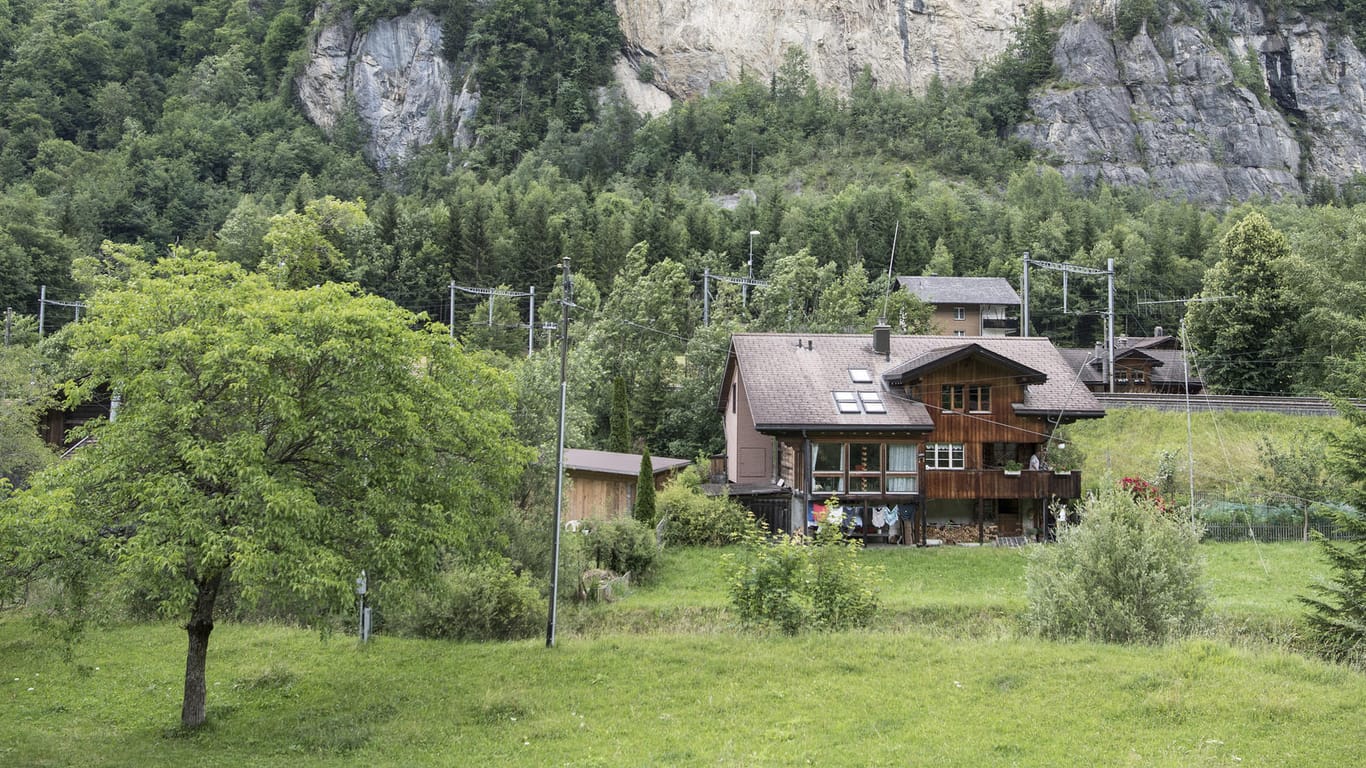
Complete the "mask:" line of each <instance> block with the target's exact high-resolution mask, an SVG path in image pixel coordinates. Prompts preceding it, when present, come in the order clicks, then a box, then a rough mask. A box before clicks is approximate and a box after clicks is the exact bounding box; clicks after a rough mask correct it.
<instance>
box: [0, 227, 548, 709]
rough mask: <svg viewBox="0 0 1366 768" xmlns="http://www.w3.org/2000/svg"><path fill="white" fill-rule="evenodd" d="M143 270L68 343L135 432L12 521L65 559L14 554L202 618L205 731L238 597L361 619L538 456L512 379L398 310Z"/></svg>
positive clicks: (84, 388) (0, 519)
mask: <svg viewBox="0 0 1366 768" xmlns="http://www.w3.org/2000/svg"><path fill="white" fill-rule="evenodd" d="M127 269H128V270H129V272H128V278H127V279H126V281H124V282H123V283H122V284H121V285H117V286H115V287H112V288H107V289H105V290H103V291H101V292H99V293H97V294H96V295H95V296H94V297H93V298H92V300H91V302H90V313H89V316H88V319H87V320H85V321H84V322H82V323H81V324H80V325H78V326H75V327H73V328H72V329H71V331H70V337H71V345H72V348H73V350H74V353H73V363H74V365H75V366H76V367H77V368H78V369H79V370H81V371H83V372H84V373H86V374H87V375H86V376H84V377H83V378H82V379H81V380H80V381H79V382H78V383H76V384H73V385H72V387H73V388H74V389H75V390H76V391H77V392H78V393H81V394H87V395H88V394H89V393H90V392H92V391H93V390H94V389H95V388H97V387H109V388H110V389H112V390H113V391H115V392H117V393H119V394H120V395H121V398H122V407H121V408H120V410H119V412H118V417H117V419H116V420H115V421H113V422H108V423H101V424H99V425H97V426H95V427H94V428H93V435H94V436H95V438H96V442H95V443H94V444H93V445H91V446H89V447H86V448H83V449H81V450H80V451H78V452H77V453H76V454H75V455H74V457H73V458H72V459H71V460H70V461H69V462H66V463H64V464H62V465H60V466H58V467H56V468H54V469H51V470H49V471H47V472H45V473H43V474H42V475H39V476H38V478H36V479H35V481H34V485H33V487H32V488H31V489H30V490H28V491H25V492H23V493H20V494H18V495H17V496H16V498H15V499H13V500H12V501H11V502H9V504H10V507H9V508H8V509H7V510H6V513H5V514H4V515H3V516H0V543H3V542H6V541H9V542H15V541H18V540H23V539H27V540H30V541H32V540H35V538H36V539H41V540H42V541H44V542H46V543H45V544H44V546H43V547H41V548H36V547H35V548H33V551H32V552H30V551H29V550H26V549H20V548H17V547H16V548H15V551H11V552H0V556H3V557H4V558H10V557H13V558H19V559H23V558H29V559H33V558H46V559H47V560H48V561H49V562H52V563H53V564H54V565H60V563H58V562H55V561H61V562H64V563H68V564H69V563H71V562H73V561H80V562H85V563H90V564H92V565H97V566H99V567H100V568H101V569H103V570H102V571H101V572H102V573H105V574H106V577H107V578H112V579H114V580H115V581H116V582H117V583H121V584H123V585H124V586H126V587H128V588H130V589H132V590H136V592H137V593H139V594H142V595H146V596H147V597H149V598H151V599H152V600H153V601H154V602H155V604H156V605H157V606H158V608H159V609H160V610H161V612H162V613H163V614H164V615H166V616H168V617H178V618H182V619H184V620H185V621H186V624H185V627H186V630H187V633H188V636H189V649H188V653H187V657H186V668H185V693H184V703H183V707H182V711H181V722H182V724H183V725H184V726H187V727H193V726H197V725H199V724H200V723H202V722H203V721H204V719H205V682H204V680H205V678H204V675H205V665H206V658H207V650H208V640H209V634H210V632H211V631H212V630H213V626H214V618H215V614H216V608H217V606H218V598H219V597H220V595H222V594H223V593H224V592H225V591H227V590H228V589H229V588H231V589H232V590H233V592H234V593H235V594H236V595H237V596H238V597H239V598H240V599H242V600H245V601H247V603H248V604H251V603H252V602H255V601H262V600H269V601H270V602H271V603H272V604H275V605H280V604H285V605H289V606H291V608H292V610H293V611H295V612H296V613H297V614H299V615H300V617H301V618H314V617H319V616H321V615H324V614H327V613H329V612H335V611H337V610H340V609H342V608H344V607H346V606H347V605H349V604H350V603H351V600H352V595H351V588H352V584H353V580H354V579H355V577H356V576H357V575H358V574H359V573H360V571H361V569H366V570H367V571H368V572H369V574H370V577H371V582H372V583H373V582H375V581H376V580H377V579H378V580H385V579H395V578H400V577H402V578H412V579H417V580H421V579H423V578H425V577H430V576H433V575H435V574H436V572H437V567H438V562H439V560H440V558H441V557H442V555H443V554H445V553H447V552H449V551H451V550H452V549H453V548H458V547H460V546H461V544H462V542H463V541H465V540H466V539H467V537H468V536H469V535H470V532H471V526H472V523H473V522H474V521H476V520H478V519H482V518H487V517H489V516H491V513H492V512H493V511H494V510H495V509H497V508H499V507H500V506H502V505H503V504H505V503H506V499H507V497H508V494H509V492H510V490H511V488H512V487H513V484H514V482H515V481H516V478H517V476H518V474H519V472H520V470H521V467H522V466H523V464H524V462H525V459H526V451H525V449H524V448H522V447H521V446H520V445H519V444H518V443H516V442H515V440H513V438H512V437H511V432H512V421H511V417H510V414H509V408H510V387H509V386H508V382H507V381H506V380H505V377H503V376H502V375H501V374H499V373H497V372H496V371H494V370H492V369H490V368H488V367H486V366H484V365H482V364H479V363H477V362H475V361H474V360H473V359H472V358H471V357H468V356H466V355H465V354H464V353H463V352H462V351H461V349H460V348H459V347H458V346H457V345H455V344H453V343H452V342H451V341H450V339H448V338H447V337H446V336H445V334H444V333H442V332H441V331H439V330H433V329H430V328H427V327H423V326H422V324H421V323H420V321H419V320H418V319H417V318H415V317H414V316H413V315H411V314H409V313H408V312H406V311H404V310H402V309H399V308H398V307H396V306H394V305H393V304H392V303H390V302H388V301H386V300H383V299H380V298H376V297H372V296H364V295H357V294H356V293H355V291H354V290H353V289H352V288H349V287H347V286H343V285H336V284H324V285H321V286H318V287H314V288H310V289H306V290H288V289H283V288H278V287H275V286H274V285H272V284H271V282H270V281H269V280H268V279H267V278H265V277H264V276H261V275H256V274H248V273H245V272H244V271H243V270H242V269H241V268H240V267H239V266H238V265H236V264H233V263H227V262H220V261H217V260H215V259H213V258H212V255H211V254H198V255H195V256H191V257H184V256H181V257H175V258H168V259H166V260H163V261H161V262H160V263H159V264H157V265H156V266H147V265H145V264H138V263H130V264H128V265H127ZM38 509H41V510H42V513H41V515H38V516H35V515H34V514H33V513H34V510H38ZM15 527H23V528H24V530H25V531H26V532H27V535H25V536H23V537H18V536H12V535H6V533H7V532H6V528H9V529H10V531H9V532H11V533H12V532H13V530H14V528H15ZM35 565H41V563H35ZM79 571H80V569H77V568H70V567H66V569H65V572H66V573H68V574H70V573H73V572H79Z"/></svg>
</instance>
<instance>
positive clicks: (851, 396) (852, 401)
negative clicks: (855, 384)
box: [835, 392, 862, 413]
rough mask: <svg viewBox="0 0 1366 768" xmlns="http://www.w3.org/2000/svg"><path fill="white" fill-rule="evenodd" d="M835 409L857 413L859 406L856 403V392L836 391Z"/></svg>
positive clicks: (841, 411)
mask: <svg viewBox="0 0 1366 768" xmlns="http://www.w3.org/2000/svg"><path fill="white" fill-rule="evenodd" d="M835 410H837V411H839V412H840V413H858V412H859V411H860V410H862V409H861V408H859V404H858V393H857V392H836V393H835Z"/></svg>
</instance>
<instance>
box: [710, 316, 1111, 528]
mask: <svg viewBox="0 0 1366 768" xmlns="http://www.w3.org/2000/svg"><path fill="white" fill-rule="evenodd" d="M719 407H720V408H721V409H722V411H723V412H724V414H725V432H726V447H727V466H726V470H727V479H728V480H729V481H730V482H732V483H739V484H745V485H748V486H753V485H758V484H763V483H770V484H773V485H774V486H778V487H783V488H788V489H790V490H791V493H792V498H793V500H794V504H793V512H792V515H791V517H790V519H789V527H788V528H787V530H798V529H800V528H802V527H803V526H805V525H807V524H809V523H811V522H813V521H814V522H819V517H820V514H821V513H822V512H823V511H826V510H824V509H823V507H824V506H825V505H826V503H827V502H828V501H829V500H830V499H831V498H835V497H837V498H838V499H839V501H840V504H841V509H842V510H843V511H844V512H845V513H846V515H847V522H846V524H847V525H851V526H852V527H853V528H854V530H855V533H856V534H858V535H864V536H867V537H870V538H873V539H875V540H876V539H877V538H881V539H885V540H889V541H893V540H895V541H903V542H906V543H911V542H919V543H924V542H925V541H926V540H927V539H929V538H932V537H931V536H929V535H928V534H927V531H929V530H930V529H931V527H935V526H950V525H955V526H962V525H965V524H968V525H974V526H976V528H977V530H978V532H979V533H978V538H979V539H985V538H986V537H987V535H988V533H991V534H994V535H1000V536H1021V535H1029V534H1030V533H1042V532H1043V531H1044V530H1045V529H1046V527H1047V521H1048V518H1047V513H1046V509H1047V505H1048V504H1049V503H1050V502H1052V501H1066V500H1069V499H1075V498H1077V497H1078V496H1080V493H1081V476H1080V472H1065V473H1064V472H1054V471H1051V470H1048V469H1044V468H1042V467H1041V468H1039V469H1033V470H1031V469H1028V468H1027V467H1028V466H1029V463H1030V458H1031V457H1032V456H1033V455H1034V454H1035V453H1036V452H1039V451H1041V449H1043V448H1044V447H1045V446H1046V445H1047V443H1048V442H1049V440H1050V438H1051V436H1052V433H1053V430H1054V428H1055V427H1056V426H1057V425H1058V424H1059V423H1064V422H1068V421H1072V420H1075V419H1080V418H1095V417H1099V416H1102V415H1104V411H1103V408H1102V406H1101V405H1100V404H1099V403H1098V402H1097V401H1096V399H1095V398H1094V396H1092V395H1091V393H1090V392H1089V391H1087V389H1086V388H1085V387H1083V386H1082V385H1080V384H1079V383H1077V381H1076V378H1075V376H1074V375H1072V371H1071V369H1070V368H1068V366H1067V364H1066V362H1065V361H1063V359H1062V357H1061V356H1060V355H1059V354H1058V351H1057V350H1056V349H1055V348H1054V347H1053V345H1052V344H1051V343H1049V342H1048V340H1047V339H1040V338H1007V337H971V338H955V337H943V336H892V335H891V334H890V331H889V330H888V329H885V328H883V329H879V330H878V331H876V332H875V333H874V334H873V335H872V336H867V335H806V334H736V335H735V336H734V337H733V338H732V340H731V350H730V358H729V360H728V362H727V366H726V371H725V382H724V386H723V388H722V391H721V397H720V400H719ZM1017 467H1018V468H1019V469H1018V470H1017V469H1016V468H1017Z"/></svg>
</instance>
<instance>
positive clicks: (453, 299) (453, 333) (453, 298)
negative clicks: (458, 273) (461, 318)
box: [450, 280, 455, 339]
mask: <svg viewBox="0 0 1366 768" xmlns="http://www.w3.org/2000/svg"><path fill="white" fill-rule="evenodd" d="M450 329H451V338H452V339H454V338H455V281H454V280H452V281H451V322H450Z"/></svg>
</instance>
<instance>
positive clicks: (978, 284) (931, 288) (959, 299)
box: [896, 277, 1020, 306]
mask: <svg viewBox="0 0 1366 768" xmlns="http://www.w3.org/2000/svg"><path fill="white" fill-rule="evenodd" d="M896 281H897V283H898V284H899V285H900V286H901V287H902V288H904V289H906V290H907V291H910V292H911V293H912V294H914V295H915V296H917V297H919V299H920V300H921V301H923V302H925V303H927V304H1010V305H1014V306H1019V304H1020V295H1019V294H1018V293H1016V292H1015V289H1014V288H1011V287H1010V283H1009V282H1008V281H1007V280H1006V279H1005V278H1004V277H898V278H897V279H896Z"/></svg>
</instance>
